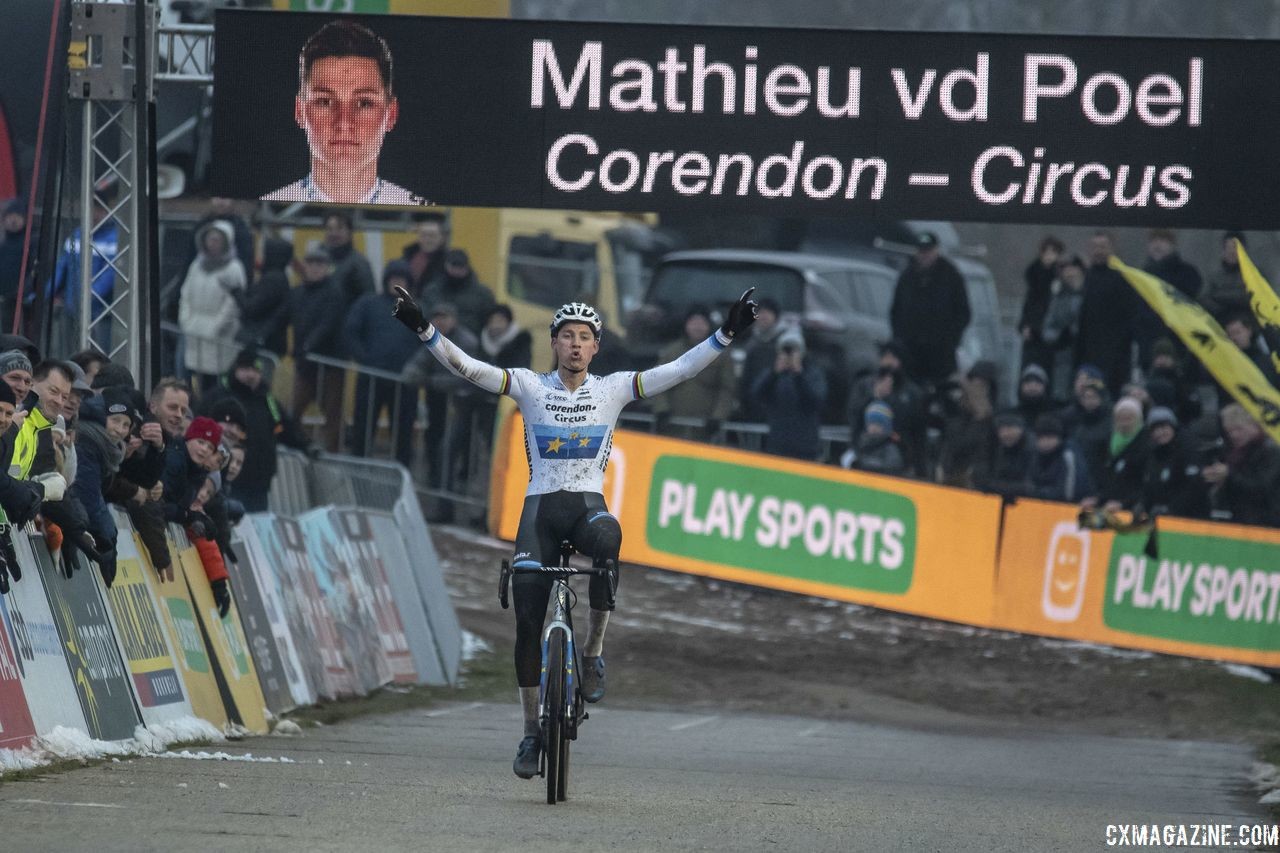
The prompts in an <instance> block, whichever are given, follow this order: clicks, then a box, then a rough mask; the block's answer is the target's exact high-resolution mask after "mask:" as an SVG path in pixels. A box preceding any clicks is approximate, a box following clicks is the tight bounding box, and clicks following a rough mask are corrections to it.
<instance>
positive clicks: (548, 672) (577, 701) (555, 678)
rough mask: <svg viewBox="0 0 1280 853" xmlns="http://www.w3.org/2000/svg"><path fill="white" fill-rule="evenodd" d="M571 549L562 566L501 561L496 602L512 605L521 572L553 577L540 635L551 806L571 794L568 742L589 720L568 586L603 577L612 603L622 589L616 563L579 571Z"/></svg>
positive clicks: (544, 763)
mask: <svg viewBox="0 0 1280 853" xmlns="http://www.w3.org/2000/svg"><path fill="white" fill-rule="evenodd" d="M572 554H573V546H572V545H571V544H570V543H569V541H568V540H565V541H564V542H562V543H560V565H559V566H512V565H511V564H510V561H508V560H503V561H502V572H501V574H500V575H499V580H498V603H499V604H501V605H502V609H503V610H506V609H507V607H508V606H509V601H508V587H509V582H510V580H511V578H512V577H513V576H514V575H517V574H542V575H551V576H552V577H553V578H554V579H555V585H554V586H553V587H552V588H551V602H552V608H553V609H552V617H551V624H549V625H548V626H547V627H546V630H545V631H544V632H543V634H542V679H541V681H540V683H539V685H538V723H539V726H540V727H541V729H542V755H541V758H540V760H539V762H538V774H539V775H540V776H542V777H544V778H545V779H546V780H547V804H548V805H555V804H556V803H557V802H564V800H565V799H566V798H567V797H568V794H569V744H570V743H572V742H573V741H575V740H577V739H578V726H579V725H581V724H582V722H583V721H584V720H586V719H588V718H589V717H590V714H588V713H587V711H586V705H585V703H584V701H583V699H582V691H581V687H580V685H579V682H578V677H577V673H578V671H579V669H580V665H581V658H580V657H579V655H578V647H577V644H576V643H574V641H573V607H574V605H575V604H576V603H577V601H578V596H577V593H575V592H574V591H573V588H572V587H571V586H570V585H569V579H570V578H571V577H573V576H574V575H599V576H602V577H605V578H608V580H609V604H610V605H612V604H613V597H614V595H615V594H616V593H617V589H618V576H617V566H616V564H615V565H614V566H613V567H612V568H610V567H608V566H606V567H603V568H598V569H597V568H590V569H575V568H573V567H572V566H570V565H569V557H570V555H572Z"/></svg>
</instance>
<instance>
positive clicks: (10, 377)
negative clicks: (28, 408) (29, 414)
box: [0, 349, 34, 408]
mask: <svg viewBox="0 0 1280 853" xmlns="http://www.w3.org/2000/svg"><path fill="white" fill-rule="evenodd" d="M0 379H3V380H4V382H5V384H6V385H8V386H9V387H10V388H12V389H13V393H14V395H15V397H16V398H17V401H18V407H19V408H22V407H23V406H24V405H25V403H26V400H27V395H28V394H29V393H31V385H32V383H33V382H34V379H33V376H32V367H31V359H30V358H28V357H27V354H26V353H24V352H23V351H22V350H16V349H11V350H8V351H6V352H3V353H0Z"/></svg>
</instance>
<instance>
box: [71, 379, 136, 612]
mask: <svg viewBox="0 0 1280 853" xmlns="http://www.w3.org/2000/svg"><path fill="white" fill-rule="evenodd" d="M80 412H81V418H80V428H79V429H78V430H77V431H76V446H77V448H79V451H80V465H79V468H78V470H77V474H76V479H75V482H73V483H72V484H71V492H72V494H73V495H75V496H76V498H77V499H78V500H79V501H80V503H81V504H83V505H84V508H85V513H86V514H87V516H88V520H89V532H90V534H92V535H93V538H94V539H95V540H97V541H98V542H99V544H100V545H101V546H102V549H103V551H102V556H103V559H101V560H99V562H98V571H99V572H101V574H102V580H103V582H104V583H105V584H106V585H107V587H110V586H111V584H112V582H113V581H114V580H115V577H116V547H115V545H116V539H117V536H118V531H117V529H116V523H115V519H114V518H113V517H112V515H111V510H110V509H108V508H107V495H108V494H109V493H110V492H111V484H112V481H113V480H114V479H115V477H116V475H117V474H118V473H119V471H120V463H121V462H123V461H124V454H125V448H126V442H127V441H128V440H129V437H130V435H131V434H132V432H133V426H134V423H135V422H137V421H138V420H140V419H141V413H139V412H137V411H136V410H135V409H134V408H133V405H132V402H131V400H130V395H129V393H128V391H126V390H125V389H124V388H107V389H104V390H103V392H102V393H101V394H98V395H96V396H94V397H91V398H90V399H88V400H87V401H85V404H84V405H83V406H82V407H81V409H80Z"/></svg>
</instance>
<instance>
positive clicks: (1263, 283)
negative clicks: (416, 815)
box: [1236, 240, 1280, 371]
mask: <svg viewBox="0 0 1280 853" xmlns="http://www.w3.org/2000/svg"><path fill="white" fill-rule="evenodd" d="M1236 252H1238V253H1239V256H1240V275H1241V277H1242V278H1244V286H1245V287H1246V288H1247V289H1248V291H1249V307H1250V308H1252V309H1253V316H1255V317H1257V318H1258V328H1259V329H1261V330H1262V339H1263V340H1264V341H1266V342H1267V346H1268V347H1269V348H1270V349H1271V363H1272V364H1273V365H1275V368H1276V370H1277V371H1280V296H1276V292H1275V291H1274V290H1272V289H1271V285H1270V284H1268V283H1267V280H1266V279H1265V278H1263V277H1262V273H1260V272H1258V268H1257V267H1256V266H1254V265H1253V261H1252V260H1250V259H1249V255H1248V254H1247V253H1246V252H1245V250H1244V243H1241V242H1240V241H1239V240H1237V241H1236Z"/></svg>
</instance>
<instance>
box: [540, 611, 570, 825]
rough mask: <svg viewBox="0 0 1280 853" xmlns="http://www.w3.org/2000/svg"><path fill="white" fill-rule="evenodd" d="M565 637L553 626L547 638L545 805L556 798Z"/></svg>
mask: <svg viewBox="0 0 1280 853" xmlns="http://www.w3.org/2000/svg"><path fill="white" fill-rule="evenodd" d="M566 639H567V638H566V637H565V634H564V631H563V630H561V629H559V628H557V629H555V630H553V631H552V632H551V635H550V636H549V637H548V638H547V697H546V698H547V711H548V714H547V728H546V731H545V732H544V733H543V738H542V751H543V754H544V755H545V756H546V765H547V766H546V771H547V805H552V806H554V805H555V804H556V802H557V800H558V799H559V794H560V785H561V775H560V774H561V759H562V757H563V756H564V743H565V731H564V683H565V672H564V653H565V646H566V645H567V643H566Z"/></svg>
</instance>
